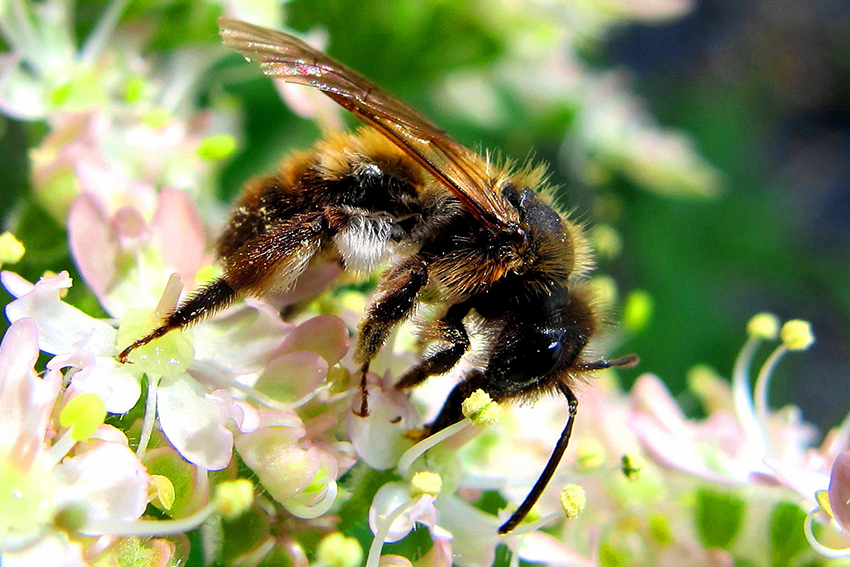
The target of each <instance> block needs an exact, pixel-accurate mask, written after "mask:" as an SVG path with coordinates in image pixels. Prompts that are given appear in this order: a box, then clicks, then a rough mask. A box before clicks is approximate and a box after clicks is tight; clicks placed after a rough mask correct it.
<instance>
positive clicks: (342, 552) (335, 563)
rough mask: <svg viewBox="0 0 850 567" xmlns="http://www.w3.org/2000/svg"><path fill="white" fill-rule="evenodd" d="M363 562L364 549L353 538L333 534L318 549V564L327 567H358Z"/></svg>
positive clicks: (325, 538) (323, 539)
mask: <svg viewBox="0 0 850 567" xmlns="http://www.w3.org/2000/svg"><path fill="white" fill-rule="evenodd" d="M362 561H363V548H362V547H360V543H359V542H358V541H357V540H356V539H355V538H353V537H347V536H345V535H343V534H341V533H340V532H333V533H331V534H328V535H326V536H325V537H323V538H322V541H320V542H319V545H318V546H317V547H316V563H317V564H319V565H322V566H325V567H358V566H359V565H360V564H361V562H362Z"/></svg>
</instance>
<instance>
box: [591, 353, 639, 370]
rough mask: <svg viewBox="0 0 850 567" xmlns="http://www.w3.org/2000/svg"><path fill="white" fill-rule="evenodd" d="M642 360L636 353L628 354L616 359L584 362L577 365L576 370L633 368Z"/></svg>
mask: <svg viewBox="0 0 850 567" xmlns="http://www.w3.org/2000/svg"><path fill="white" fill-rule="evenodd" d="M638 362H640V357H639V356H638V355H636V354H627V355H626V356H621V357H620V358H615V359H614V360H596V361H594V362H582V363H581V364H577V365H576V370H579V371H581V372H587V371H593V370H605V369H606V368H613V367H617V368H631V367H633V366H636V365H637V364H638Z"/></svg>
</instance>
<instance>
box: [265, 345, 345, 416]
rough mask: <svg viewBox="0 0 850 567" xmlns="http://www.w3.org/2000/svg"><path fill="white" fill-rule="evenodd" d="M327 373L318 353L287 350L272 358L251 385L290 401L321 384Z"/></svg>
mask: <svg viewBox="0 0 850 567" xmlns="http://www.w3.org/2000/svg"><path fill="white" fill-rule="evenodd" d="M327 375H328V363H327V362H326V361H325V359H324V358H322V357H321V356H319V355H318V354H316V353H314V352H305V351H299V352H290V353H288V354H283V355H281V356H278V357H277V358H275V359H274V360H272V361H271V362H270V363H269V364H268V365H267V366H266V367H265V369H264V370H263V372H262V374H260V377H259V378H258V379H257V382H256V383H255V384H254V388H256V389H257V390H259V391H260V392H262V393H264V394H266V395H267V396H269V397H271V398H273V399H275V400H278V401H281V402H285V403H292V402H296V401H298V400H300V399H301V398H303V397H304V396H307V395H308V394H311V393H312V392H314V391H315V390H316V389H317V388H319V387H320V386H322V384H323V383H324V381H325V378H326V377H327Z"/></svg>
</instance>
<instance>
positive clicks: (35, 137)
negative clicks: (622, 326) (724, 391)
mask: <svg viewBox="0 0 850 567" xmlns="http://www.w3.org/2000/svg"><path fill="white" fill-rule="evenodd" d="M633 4H634V5H633V6H632V7H631V9H633V12H630V13H626V14H625V15H624V14H623V13H621V12H618V10H619V9H620V8H618V7H617V6H618V5H617V4H616V3H614V2H592V1H588V0H576V1H574V2H542V1H541V2H535V3H529V4H528V5H527V8H526V6H525V5H522V4H513V3H507V2H506V3H499V2H472V1H471V2H452V1H448V0H440V1H423V2H407V1H406V0H375V1H363V0H331V1H321V2H319V1H315V0H293V1H291V2H288V3H286V4H284V5H282V13H283V19H282V22H283V23H284V24H285V25H286V26H288V28H289V29H291V30H295V31H300V32H307V31H309V30H314V29H323V30H325V31H326V33H327V38H328V47H327V50H328V51H329V52H330V53H331V54H332V55H333V56H335V57H337V58H339V59H340V60H342V61H344V62H345V63H347V64H348V65H350V66H351V67H353V68H355V69H357V70H359V71H360V72H361V73H363V74H364V75H366V76H367V77H370V78H372V79H373V80H374V81H375V82H376V83H378V84H380V85H382V86H384V87H385V88H386V89H387V90H389V91H390V92H392V93H394V94H396V95H397V96H398V97H399V98H401V99H402V100H405V101H407V102H409V103H410V104H411V105H412V106H414V107H415V108H418V109H420V110H421V111H423V112H424V113H425V114H426V115H428V116H430V117H431V118H432V119H433V120H434V121H435V122H436V123H437V124H439V125H441V126H442V127H444V128H446V129H447V130H448V131H449V132H450V133H451V134H452V135H453V136H454V137H456V138H458V139H459V140H460V141H462V142H463V143H465V144H467V145H469V146H471V147H474V148H488V149H495V148H499V149H501V151H502V152H503V153H504V155H505V156H508V157H512V158H517V159H525V158H526V157H528V156H529V155H533V157H534V159H535V160H536V161H545V162H548V163H549V164H550V166H551V171H552V177H551V182H552V183H553V184H555V185H558V186H561V188H562V189H561V191H562V193H563V196H562V198H561V200H562V201H563V202H565V203H567V204H568V206H569V207H570V208H573V207H574V208H575V210H576V211H577V216H578V217H579V218H582V219H586V220H588V221H590V222H591V224H604V225H606V226H609V225H610V226H611V227H613V228H614V229H615V231H616V233H617V234H618V235H619V241H620V242H621V243H622V247H621V250H620V252H619V254H610V255H609V257H603V258H602V259H600V262H599V270H600V272H603V273H607V274H610V275H612V276H613V277H614V279H615V280H616V281H617V283H618V287H619V289H620V294H621V297H622V296H625V295H626V294H627V293H628V292H630V291H633V290H642V291H645V292H646V293H648V294H649V297H651V299H652V306H653V313H652V316H651V319H649V321H648V322H647V323H646V324H645V325H644V326H643V327H642V328H640V329H637V330H634V331H632V332H627V333H623V332H619V333H615V334H614V336H615V338H616V344H615V345H614V346H615V349H616V353H615V354H625V353H627V352H637V353H639V354H640V356H641V358H642V363H641V365H640V367H639V368H638V369H635V370H630V371H628V372H624V373H623V377H624V380H625V381H626V382H627V383H626V384H625V385H626V386H628V384H629V383H630V382H631V381H632V380H633V379H634V378H635V377H636V376H637V375H638V373H639V372H653V373H656V374H658V375H659V376H661V377H662V378H663V379H664V380H665V381H666V382H667V383H668V384H669V385H670V387H671V389H672V390H673V391H674V392H676V393H677V394H680V399H681V401H682V403H683V405H684V407H686V408H687V409H689V410H690V411H692V412H694V413H698V412H699V408H698V406H697V404H696V402H695V401H693V399H692V398H691V397H690V396H689V394H687V393H686V392H685V390H686V375H687V372H688V370H689V369H690V368H692V367H693V366H694V365H695V364H698V363H705V364H708V365H711V366H712V367H714V368H715V369H717V371H718V372H719V373H720V374H722V375H725V376H728V374H729V372H730V369H731V365H732V362H733V359H734V357H735V355H736V353H737V351H738V350H739V349H740V347H741V346H742V344H743V342H744V340H745V334H744V328H745V325H746V322H747V320H748V319H749V317H750V316H751V315H753V314H755V313H757V312H759V311H764V310H768V311H772V312H774V313H776V314H777V315H779V316H780V317H781V318H783V319H788V318H802V319H807V320H809V321H811V322H812V325H813V328H814V332H815V335H816V337H817V342H816V344H815V345H814V346H813V347H812V348H811V349H810V350H809V351H807V352H805V353H801V354H794V355H792V356H788V357H787V359H786V360H785V361H783V363H782V364H781V365H780V367H779V369H778V371H777V372H776V374H775V375H774V380H775V382H774V384H775V387H774V388H773V390H772V400H771V401H772V403H773V404H774V405H777V406H778V405H784V404H787V403H794V404H797V405H799V406H801V407H802V408H803V411H804V415H805V416H806V417H807V419H809V420H811V421H814V422H816V423H817V424H818V425H820V426H821V427H828V426H831V425H835V424H837V423H838V422H839V421H840V420H841V419H842V418H843V417H844V415H845V414H846V412H847V409H848V407H850V387H848V384H850V354H848V344H850V341H848V331H850V320H849V319H848V315H850V286H849V285H848V283H847V282H848V279H850V143H848V142H850V120H848V119H849V118H850V4H848V3H847V2H846V1H839V0H811V1H807V2H800V3H788V2H781V1H779V0H752V1H749V2H738V1H734V0H707V1H704V2H698V3H696V4H695V5H693V7H690V9H689V10H688V8H689V5H687V4H685V3H682V2H672V1H671V2H669V4H670V5H671V6H672V7H673V12H677V10H678V12H677V13H676V14H675V15H673V16H664V17H645V16H640V17H637V16H635V14H636V13H639V12H640V10H641V7H642V5H643V3H642V2H638V1H635V2H634V3H633ZM662 4H663V3H662ZM651 5H652V3H651V2H649V3H647V6H651ZM105 6H106V4H105V3H103V2H97V1H81V2H78V3H77V4H76V12H77V16H76V27H77V32H78V34H79V35H80V36H81V37H83V36H85V35H86V34H87V33H88V31H89V30H90V29H91V28H92V26H93V25H94V22H95V21H96V20H97V18H98V17H99V15H100V14H101V12H102V11H103V9H104V8H105ZM676 6H678V8H675V7H676ZM685 12H687V13H685ZM221 13H222V7H221V6H220V5H218V4H215V3H207V2H200V1H178V2H164V1H155V0H145V1H139V2H131V3H130V4H129V6H128V8H127V10H126V11H125V14H124V16H123V18H122V25H140V26H141V27H142V28H144V27H147V29H153V30H155V31H153V32H151V33H150V34H149V35H150V38H149V40H148V41H147V42H146V44H145V53H146V54H147V55H148V56H150V57H151V58H157V57H163V56H165V54H167V53H168V52H169V51H172V50H174V49H177V48H180V47H186V46H199V47H201V48H202V49H210V50H215V49H221V48H220V46H219V45H218V40H217V37H216V31H215V29H216V28H215V19H216V17H217V16H218V15H220V14H221ZM270 25H273V24H271V23H270ZM562 27H563V28H569V33H567V38H566V39H564V40H563V41H560V43H559V42H557V41H551V38H552V37H553V36H558V34H560V33H561V32H562V29H561V28H562ZM529 38H530V40H529ZM528 41H531V43H532V44H534V42H535V41H537V44H538V45H546V44H547V43H546V42H547V41H550V42H551V44H552V45H557V46H559V49H562V50H563V53H557V52H553V53H550V55H551V57H552V61H554V62H555V63H558V62H560V63H561V66H560V67H558V66H557V65H554V67H553V65H552V64H551V63H552V61H548V62H547V64H544V63H540V64H539V67H538V66H537V64H536V63H535V62H534V58H533V57H531V58H526V59H523V58H522V55H523V54H524V53H527V51H528V50H526V51H523V49H524V46H525V45H526V43H527V42H528ZM532 51H533V49H532ZM221 54H222V56H223V57H222V59H221V61H220V62H219V63H218V64H216V65H215V66H214V67H213V68H212V70H211V71H210V72H209V73H208V74H207V75H206V78H205V81H206V84H204V85H202V88H201V89H200V90H199V93H200V94H199V100H198V103H199V104H201V105H203V104H207V103H208V101H209V98H210V97H211V96H215V95H217V94H221V93H225V94H226V95H228V96H229V97H232V98H233V100H234V101H235V103H236V104H238V105H239V106H240V107H241V108H242V110H243V113H244V118H243V120H244V122H243V128H244V138H243V139H242V145H241V148H240V151H239V153H238V154H237V155H236V156H235V157H234V158H233V159H232V160H231V161H230V162H229V163H228V164H227V165H226V167H225V168H224V169H223V170H222V172H221V176H220V187H221V197H222V199H225V200H229V199H232V198H233V196H234V195H235V194H236V193H237V191H238V190H239V188H240V186H241V185H242V183H243V182H244V181H245V180H246V179H247V178H249V177H251V176H253V175H256V174H257V173H260V172H262V171H267V170H269V169H271V168H273V167H274V164H275V163H276V162H277V161H278V160H279V159H280V158H281V157H282V156H283V155H285V153H286V152H287V151H288V150H289V149H292V148H304V147H307V146H309V144H310V143H311V142H312V141H313V140H314V139H315V138H316V137H317V136H318V135H319V130H318V128H317V127H316V125H315V124H314V123H313V122H312V121H309V120H305V119H303V118H300V117H297V116H295V115H294V114H293V113H292V112H291V111H290V110H289V109H288V108H287V107H286V106H284V105H283V103H282V102H281V100H280V97H279V96H278V93H277V92H276V91H275V90H274V88H273V86H272V84H271V83H270V81H268V80H267V79H266V78H264V77H262V76H261V75H260V73H259V71H258V70H257V69H256V68H254V67H250V66H247V65H245V64H244V63H243V62H242V60H241V58H239V57H238V56H236V55H233V54H230V55H228V54H226V53H225V51H224V50H223V49H222V51H221ZM562 55H563V56H568V57H564V58H562V57H561V56H562ZM562 59H566V62H565V61H563V60H562ZM576 65H578V66H579V68H580V71H579V72H578V73H574V74H572V75H571V74H570V72H571V71H574V70H575V66H576ZM553 68H555V69H561V71H564V74H563V76H556V75H553V71H552V69H553ZM608 76H610V77H615V78H616V80H615V81H613V82H614V83H615V84H616V85H618V86H617V89H619V90H617V89H615V91H616V92H620V93H622V92H625V93H627V95H628V97H630V98H629V99H628V100H629V101H630V104H634V105H637V106H636V108H639V109H641V110H640V112H639V113H638V114H636V115H635V116H634V117H631V118H629V117H627V118H626V119H625V122H626V123H628V121H629V120H633V121H634V123H635V125H636V126H637V127H639V128H638V129H640V127H643V126H645V124H642V121H643V120H645V119H646V117H650V116H651V117H654V118H653V119H650V120H654V121H655V122H652V123H651V124H650V126H649V127H648V130H649V134H647V135H646V136H644V137H645V138H646V139H647V140H648V141H652V136H651V134H652V132H654V131H655V130H653V129H654V128H657V129H659V131H663V132H665V133H672V132H674V131H675V130H681V131H682V132H684V133H685V134H686V135H687V136H689V137H690V139H691V140H692V143H693V149H694V150H695V153H696V154H699V155H700V156H702V158H704V160H705V161H706V162H707V164H710V166H711V167H713V168H714V170H716V171H714V173H713V174H712V175H713V176H714V177H712V180H716V184H715V183H714V181H711V182H710V183H708V185H710V187H709V188H708V189H705V190H704V191H693V190H688V189H687V188H686V189H683V190H681V191H677V190H676V188H675V187H674V188H673V189H670V190H668V191H663V190H662V191H659V190H657V188H656V190H653V189H652V187H647V185H646V184H645V183H641V182H640V178H639V177H636V176H635V175H632V174H630V173H629V172H630V170H629V167H627V165H629V164H628V163H626V162H628V160H625V159H624V160H621V161H618V160H617V159H612V158H611V155H609V154H605V152H603V151H601V150H600V149H599V148H600V146H599V145H598V144H597V145H594V144H592V143H589V142H588V141H587V140H588V136H587V132H588V131H592V129H593V126H594V122H593V117H594V111H596V112H598V113H599V117H601V118H603V119H604V118H608V117H611V118H616V116H614V114H615V113H614V112H613V111H612V112H610V113H608V114H606V112H605V109H606V108H607V107H605V104H606V101H605V100H603V99H602V98H595V95H594V94H593V93H594V92H596V91H594V90H593V89H592V88H589V87H588V85H589V84H590V83H593V84H597V83H604V81H605V80H606V79H604V78H605V77H608ZM482 85H483V87H482ZM559 88H564V89H566V90H565V91H564V94H563V95H561V94H559V93H560V91H559V90H558V89H559ZM600 92H605V91H604V90H602V91H600ZM577 93H584V94H577ZM641 101H642V102H641ZM626 106H627V108H631V109H632V110H634V108H635V107H629V106H628V105H626ZM614 109H615V110H616V107H614ZM588 117H590V118H588ZM587 120H590V122H591V124H590V126H588V124H587V123H586V122H585V121H587ZM0 121H1V122H0V128H1V130H0V131H1V132H2V137H0V153H2V156H3V159H2V160H0V179H2V182H0V191H2V195H3V198H2V202H0V214H2V218H4V219H8V220H7V225H10V226H11V225H14V226H22V225H23V224H27V223H29V225H30V226H31V227H32V226H34V225H37V228H35V229H31V230H28V231H27V234H25V235H20V236H21V237H22V239H24V241H25V243H26V244H27V247H28V255H27V257H25V259H24V260H23V261H22V262H21V263H20V264H19V265H18V266H15V267H12V268H11V269H14V270H15V271H18V272H20V273H22V274H23V275H25V276H26V277H28V278H31V279H34V278H37V277H38V276H39V275H40V274H41V273H42V272H43V271H44V270H46V269H51V270H54V271H59V270H60V269H68V268H72V265H71V262H70V258H69V256H68V254H67V251H66V250H65V243H64V233H63V231H64V229H63V227H61V226H60V225H58V224H56V223H55V222H53V221H50V220H49V217H47V215H45V214H43V213H40V212H39V210H38V207H37V206H36V205H34V204H33V203H31V202H30V199H29V197H28V192H29V180H28V167H29V166H28V159H27V151H28V149H29V148H32V147H34V146H36V145H38V143H39V142H40V140H41V139H43V137H44V135H45V134H46V133H47V131H48V128H47V127H46V126H45V125H44V124H42V123H38V122H30V123H23V122H17V121H14V120H9V119H6V118H2V119H0ZM656 122H657V124H656ZM667 129H670V130H667ZM641 139H643V138H640V137H638V138H637V140H638V141H640V140H641ZM622 141H623V143H624V144H625V145H626V146H628V144H629V143H631V142H630V141H629V140H628V139H624V140H622ZM603 149H604V148H603ZM630 150H640V148H629V147H624V148H619V149H618V151H622V152H626V153H627V152H629V151H630ZM615 154H616V152H615ZM577 155H578V156H580V157H579V158H578V159H577V158H576V156H577ZM648 155H650V156H651V155H652V151H651V150H650V151H649V152H648ZM615 157H616V156H615ZM639 162H640V160H638V164H639ZM623 163H626V165H623ZM631 165H632V166H633V165H634V164H631ZM705 167H708V166H707V165H706V166H705ZM661 185H664V184H663V183H661ZM673 185H674V186H675V185H676V184H675V183H673ZM708 194H711V195H710V196H706V195H708ZM22 219H25V220H26V222H23V223H22ZM766 352H767V351H766V349H765V354H766Z"/></svg>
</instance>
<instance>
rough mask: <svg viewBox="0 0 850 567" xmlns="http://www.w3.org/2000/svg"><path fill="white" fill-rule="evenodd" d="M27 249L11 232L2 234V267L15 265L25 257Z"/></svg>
mask: <svg viewBox="0 0 850 567" xmlns="http://www.w3.org/2000/svg"><path fill="white" fill-rule="evenodd" d="M25 252H26V249H25V248H24V245H23V243H22V242H21V241H20V240H18V239H17V238H15V235H14V234H12V233H11V232H4V233H3V234H0V266H2V265H3V264H15V263H17V262H19V261H20V260H21V258H23V257H24V253H25Z"/></svg>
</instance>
